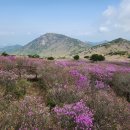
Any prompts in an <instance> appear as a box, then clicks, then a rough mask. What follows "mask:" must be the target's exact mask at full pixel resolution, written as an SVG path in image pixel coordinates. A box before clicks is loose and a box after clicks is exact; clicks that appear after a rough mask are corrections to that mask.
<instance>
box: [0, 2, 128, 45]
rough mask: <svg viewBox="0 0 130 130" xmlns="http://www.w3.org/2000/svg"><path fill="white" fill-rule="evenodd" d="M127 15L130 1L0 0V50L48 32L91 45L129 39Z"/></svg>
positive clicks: (24, 42) (26, 41)
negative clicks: (87, 42) (119, 38)
mask: <svg viewBox="0 0 130 130" xmlns="http://www.w3.org/2000/svg"><path fill="white" fill-rule="evenodd" d="M129 12H130V0H0V46H3V45H13V44H26V43H28V42H29V41H31V40H33V39H35V38H36V37H38V36H40V35H42V34H45V33H48V32H53V33H61V34H65V35H68V36H71V37H74V38H78V39H80V40H83V41H94V42H96V41H102V40H112V39H114V38H118V37H124V38H127V39H130V37H129V36H130V35H129V34H130V14H129ZM122 19H123V20H122Z"/></svg>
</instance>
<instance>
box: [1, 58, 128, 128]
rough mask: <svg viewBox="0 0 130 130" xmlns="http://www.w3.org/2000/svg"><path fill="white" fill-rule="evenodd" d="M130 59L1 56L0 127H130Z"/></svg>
mask: <svg viewBox="0 0 130 130" xmlns="http://www.w3.org/2000/svg"><path fill="white" fill-rule="evenodd" d="M129 84H130V64H129V62H127V61H126V62H108V61H104V62H91V61H88V60H87V61H86V60H85V59H84V60H83V59H80V60H78V61H77V60H73V59H62V60H61V59H58V60H52V61H50V60H47V59H41V58H29V57H27V56H6V57H5V56H0V129H2V130H4V129H7V130H9V129H10V130H13V129H16V130H17V129H18V130H23V129H25V130H50V129H51V130H56V129H59V130H129V128H130V123H129V117H130V106H129Z"/></svg>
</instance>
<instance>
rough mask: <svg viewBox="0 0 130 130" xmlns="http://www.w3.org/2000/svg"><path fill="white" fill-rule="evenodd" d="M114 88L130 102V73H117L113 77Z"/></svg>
mask: <svg viewBox="0 0 130 130" xmlns="http://www.w3.org/2000/svg"><path fill="white" fill-rule="evenodd" d="M112 88H113V90H114V91H115V92H116V94H117V95H118V96H124V97H126V99H127V101H129V102H130V74H129V73H116V74H115V75H114V76H113V79H112Z"/></svg>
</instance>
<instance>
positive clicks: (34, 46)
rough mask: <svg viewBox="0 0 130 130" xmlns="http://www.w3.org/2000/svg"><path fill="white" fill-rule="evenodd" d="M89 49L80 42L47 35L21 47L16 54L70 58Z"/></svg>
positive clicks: (63, 36)
mask: <svg viewBox="0 0 130 130" xmlns="http://www.w3.org/2000/svg"><path fill="white" fill-rule="evenodd" d="M88 48H90V45H89V44H86V43H84V42H82V41H80V40H77V39H74V38H70V37H68V36H65V35H61V34H55V33H47V34H45V35H42V36H40V37H39V38H37V39H35V40H33V41H32V42H30V43H28V44H27V45H25V46H23V47H22V48H21V49H19V51H17V54H22V55H28V54H39V55H40V56H55V57H59V56H72V55H75V54H78V53H80V52H82V51H85V50H87V49H88Z"/></svg>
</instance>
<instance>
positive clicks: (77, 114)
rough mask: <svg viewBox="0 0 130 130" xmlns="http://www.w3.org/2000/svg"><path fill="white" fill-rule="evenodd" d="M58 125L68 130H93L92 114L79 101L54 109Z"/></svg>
mask: <svg viewBox="0 0 130 130" xmlns="http://www.w3.org/2000/svg"><path fill="white" fill-rule="evenodd" d="M54 113H55V114H56V117H57V120H58V124H60V126H61V128H64V129H66V128H67V129H68V130H72V129H74V130H83V129H85V130H90V129H92V128H93V113H92V111H91V109H89V108H88V107H87V106H86V105H85V103H84V102H83V101H82V100H81V101H79V102H76V103H73V104H66V105H64V106H63V107H58V106H57V107H55V108H54Z"/></svg>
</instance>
